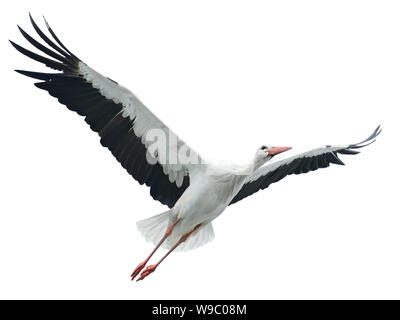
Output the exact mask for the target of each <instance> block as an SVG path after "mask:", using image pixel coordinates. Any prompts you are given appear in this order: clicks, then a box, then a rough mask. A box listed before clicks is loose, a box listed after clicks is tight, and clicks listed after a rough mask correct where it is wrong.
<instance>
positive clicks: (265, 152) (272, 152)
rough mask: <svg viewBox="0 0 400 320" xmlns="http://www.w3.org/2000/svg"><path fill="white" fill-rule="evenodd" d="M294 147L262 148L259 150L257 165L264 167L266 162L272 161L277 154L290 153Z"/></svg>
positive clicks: (256, 159)
mask: <svg viewBox="0 0 400 320" xmlns="http://www.w3.org/2000/svg"><path fill="white" fill-rule="evenodd" d="M290 149H292V147H272V146H265V145H264V146H261V147H260V148H258V149H257V152H256V157H255V164H256V166H262V165H263V164H264V163H265V162H267V161H269V160H271V159H272V158H273V157H274V156H276V155H277V154H280V153H282V152H285V151H288V150H290Z"/></svg>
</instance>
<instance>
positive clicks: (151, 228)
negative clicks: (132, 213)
mask: <svg viewBox="0 0 400 320" xmlns="http://www.w3.org/2000/svg"><path fill="white" fill-rule="evenodd" d="M170 212H171V210H168V211H165V212H163V213H161V214H157V215H155V216H152V217H150V218H147V219H144V220H140V221H138V222H136V226H137V228H138V230H139V232H140V233H141V234H142V236H143V237H144V238H145V239H146V241H148V242H152V243H154V244H157V243H158V242H159V241H160V240H161V238H162V237H163V235H164V234H165V232H166V231H167V228H168V224H169V218H170Z"/></svg>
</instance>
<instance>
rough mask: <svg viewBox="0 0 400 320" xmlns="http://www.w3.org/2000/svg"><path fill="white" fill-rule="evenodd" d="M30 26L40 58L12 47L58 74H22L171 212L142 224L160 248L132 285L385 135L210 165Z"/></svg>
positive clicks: (267, 151)
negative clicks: (236, 211)
mask: <svg viewBox="0 0 400 320" xmlns="http://www.w3.org/2000/svg"><path fill="white" fill-rule="evenodd" d="M43 18H44V17H43ZM29 19H30V22H31V24H32V27H33V29H34V30H35V31H36V33H37V35H38V36H39V41H40V40H41V41H42V42H39V41H38V40H36V39H34V38H33V37H31V36H30V35H29V34H28V33H27V32H25V31H24V30H23V29H22V28H21V27H20V26H18V29H19V31H20V32H21V34H22V36H23V37H24V38H25V39H26V40H27V41H28V42H29V43H30V44H31V45H32V46H33V47H35V48H36V49H37V50H39V51H40V54H38V53H35V52H33V51H30V50H28V49H25V48H24V47H22V46H20V45H18V44H16V43H15V42H13V41H11V40H10V43H11V44H12V46H13V47H14V48H15V49H16V50H18V51H19V52H20V53H22V54H23V55H25V56H27V57H29V58H31V59H33V60H35V61H37V62H40V63H42V64H44V65H45V66H47V67H48V68H50V69H53V70H56V71H55V72H54V71H52V72H35V71H26V70H19V69H17V70H15V71H16V72H18V73H20V74H22V75H24V76H27V77H30V78H34V79H35V80H39V82H36V83H35V86H36V87H37V88H39V89H42V90H45V91H47V92H48V93H49V94H50V95H51V96H53V97H55V98H57V99H58V101H59V102H60V103H61V104H63V105H65V106H66V107H67V108H68V109H70V110H71V111H74V112H76V113H78V114H79V115H80V116H83V117H84V119H85V121H86V122H87V124H88V125H89V126H90V128H91V129H92V130H93V131H95V132H97V133H98V134H99V136H100V143H101V145H102V146H104V147H106V148H108V149H109V150H110V151H111V153H112V154H113V155H114V157H115V158H116V159H117V160H118V161H119V162H120V164H121V165H122V167H123V168H125V169H126V171H127V172H128V173H129V174H130V175H131V176H132V177H133V178H134V179H135V180H137V181H138V182H139V184H141V185H146V186H147V187H149V188H150V195H151V196H152V198H153V199H154V200H156V201H159V202H161V203H162V204H163V205H166V206H167V207H168V209H167V210H166V211H165V212H162V213H161V214H157V215H155V216H151V217H150V218H147V219H144V220H141V221H138V222H137V228H138V230H139V232H140V233H141V234H142V235H143V237H144V238H145V239H146V240H147V241H149V242H152V243H154V245H155V247H154V250H153V251H152V252H151V253H150V254H149V255H148V256H147V257H146V259H144V260H143V262H141V263H140V264H139V265H138V266H137V267H136V268H135V269H134V271H133V272H132V274H131V280H134V279H135V278H137V279H136V281H140V280H143V279H144V278H146V277H147V276H149V275H150V274H151V273H153V272H154V271H155V270H156V269H157V268H158V266H159V265H160V264H161V262H162V261H164V259H165V258H166V257H167V256H168V255H169V254H170V253H171V252H173V251H174V250H175V251H178V250H180V251H186V250H191V249H195V248H198V247H200V246H203V245H205V244H206V243H208V242H210V241H211V240H212V239H213V238H214V231H213V227H212V221H213V220H214V219H215V218H217V217H218V216H219V215H220V214H221V213H222V212H224V210H225V209H226V208H227V207H228V206H230V205H232V204H234V203H236V202H238V201H241V200H243V199H244V198H246V197H248V196H250V195H252V194H254V193H256V192H258V191H260V190H263V189H266V188H268V187H269V186H270V185H271V184H272V183H275V182H278V181H280V180H281V179H283V178H284V177H286V176H288V175H293V174H294V175H297V174H302V173H307V172H312V171H315V170H317V169H321V168H326V167H329V166H330V165H331V164H335V165H344V163H343V162H342V160H341V159H340V158H339V155H355V154H358V153H359V149H361V148H363V147H365V146H368V145H369V144H371V143H373V142H374V141H375V139H376V137H377V136H378V135H379V134H380V133H381V131H382V130H381V126H378V127H377V128H376V129H375V130H374V131H373V132H372V134H371V135H370V136H369V137H368V138H367V139H364V140H362V141H361V142H359V143H355V144H346V145H322V146H318V147H312V148H307V149H301V150H297V149H296V148H292V147H287V146H284V147H282V146H275V145H267V144H266V145H263V146H261V147H259V148H257V150H256V152H255V154H254V155H253V156H252V158H251V161H250V162H248V163H247V164H243V165H237V164H231V163H225V162H224V163H222V164H221V162H217V161H212V160H205V159H204V158H203V157H202V156H201V155H200V154H199V153H198V152H196V151H195V150H194V149H193V148H191V147H190V146H189V145H188V144H186V143H185V142H184V141H183V140H182V139H180V138H179V137H178V136H177V135H176V134H175V133H174V132H173V131H172V130H171V129H170V128H169V127H168V126H167V125H166V124H164V123H163V122H162V121H161V120H160V119H159V118H157V116H156V115H155V114H153V113H152V112H151V111H150V109H148V108H147V107H146V106H145V105H144V104H143V103H142V102H141V101H140V100H139V99H138V98H137V97H136V96H135V95H134V94H133V93H132V92H131V91H129V90H128V89H126V88H125V87H123V86H122V85H120V84H118V83H117V82H116V81H114V80H112V79H110V78H107V77H105V76H103V75H102V74H100V73H99V72H97V71H95V70H94V69H92V68H91V67H89V66H88V65H87V64H86V63H84V62H83V61H82V60H81V59H79V58H78V57H77V56H75V55H74V54H73V53H72V52H71V51H70V50H68V49H67V47H66V46H64V44H63V43H62V42H61V41H60V40H59V38H58V37H57V36H56V34H55V33H54V31H53V29H52V28H51V27H50V25H49V24H48V22H47V21H46V19H45V18H44V24H45V26H46V28H47V31H48V33H47V35H46V34H45V33H44V32H43V31H42V30H41V29H40V28H39V27H38V25H37V24H36V22H35V21H34V19H33V18H32V16H31V14H29ZM160 247H162V248H164V249H166V250H167V253H166V254H165V255H164V256H163V257H162V258H161V259H160V260H159V261H158V262H157V263H155V264H151V265H148V263H149V261H150V259H151V258H152V257H153V255H154V253H155V252H156V251H157V250H158V249H159V248H160Z"/></svg>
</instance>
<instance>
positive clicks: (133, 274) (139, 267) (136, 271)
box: [131, 220, 179, 280]
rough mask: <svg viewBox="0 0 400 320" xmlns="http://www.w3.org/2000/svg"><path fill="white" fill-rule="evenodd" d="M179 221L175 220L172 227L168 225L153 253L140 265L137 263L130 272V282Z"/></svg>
mask: <svg viewBox="0 0 400 320" xmlns="http://www.w3.org/2000/svg"><path fill="white" fill-rule="evenodd" d="M178 221H179V220H176V221H175V222H174V223H173V224H172V225H170V226H169V227H168V229H167V231H166V232H165V234H164V236H163V237H162V238H161V240H160V242H159V243H158V244H157V245H156V247H155V248H154V249H153V251H152V252H151V253H150V255H149V256H148V257H147V258H146V260H144V261H143V262H142V263H139V265H138V266H137V267H136V269H135V270H134V271H133V272H132V274H131V280H133V279H135V277H136V276H137V275H138V274H139V273H140V271H141V270H142V269H143V268H144V267H145V265H146V264H147V262H149V260H150V258H151V257H152V256H153V254H154V253H155V252H156V251H157V249H158V248H159V247H160V246H161V245H162V243H163V242H164V241H165V239H167V238H168V237H169V236H170V235H171V233H172V230H173V229H174V227H175V226H176V224H177V223H178Z"/></svg>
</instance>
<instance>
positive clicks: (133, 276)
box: [131, 262, 146, 281]
mask: <svg viewBox="0 0 400 320" xmlns="http://www.w3.org/2000/svg"><path fill="white" fill-rule="evenodd" d="M145 265H146V263H145V262H142V263H140V264H139V265H138V266H137V267H136V269H135V270H134V271H133V272H132V274H131V280H132V281H133V279H135V278H136V276H137V275H138V274H139V273H140V271H142V269H143V268H144V266H145Z"/></svg>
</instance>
